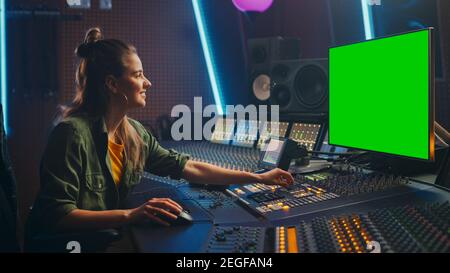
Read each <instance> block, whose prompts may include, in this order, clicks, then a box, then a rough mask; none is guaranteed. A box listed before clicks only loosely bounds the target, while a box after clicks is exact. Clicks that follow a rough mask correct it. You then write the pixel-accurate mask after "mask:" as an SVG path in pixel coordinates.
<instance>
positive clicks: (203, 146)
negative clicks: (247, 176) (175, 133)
mask: <svg viewBox="0 0 450 273" xmlns="http://www.w3.org/2000/svg"><path fill="white" fill-rule="evenodd" d="M161 145H163V146H164V147H165V148H173V149H175V150H177V151H178V152H180V153H185V154H189V155H190V156H191V158H192V159H193V160H196V161H201V162H207V163H211V164H215V165H217V166H220V167H224V168H227V169H232V170H242V171H256V170H258V161H259V157H260V152H259V150H257V149H252V148H245V147H238V146H230V145H221V144H216V143H211V142H206V141H202V142H175V141H172V142H163V143H161Z"/></svg>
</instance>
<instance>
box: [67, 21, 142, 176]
mask: <svg viewBox="0 0 450 273" xmlns="http://www.w3.org/2000/svg"><path fill="white" fill-rule="evenodd" d="M75 54H76V55H77V56H78V57H79V58H80V62H79V64H78V68H77V71H76V94H75V98H74V99H73V101H72V103H71V105H70V106H67V107H64V108H63V110H62V117H63V118H66V117H69V116H73V115H76V114H81V113H84V114H87V115H89V116H93V117H100V116H103V115H104V114H105V113H106V111H107V107H108V104H109V101H110V92H108V87H107V86H106V81H105V80H106V77H107V76H109V75H112V76H114V77H120V76H122V74H123V73H124V71H125V64H124V58H125V57H126V56H128V55H130V54H136V48H135V47H134V46H132V45H128V44H125V43H124V42H122V41H120V40H116V39H103V37H102V33H101V30H100V29H99V28H98V27H95V28H91V29H89V30H88V31H87V32H86V36H85V38H84V42H83V43H82V44H80V45H79V46H78V47H77V49H76V50H75ZM116 137H118V138H119V139H120V141H122V143H124V145H125V154H126V156H127V158H128V159H129V160H131V162H132V166H133V168H134V169H139V170H142V168H143V165H144V159H143V154H142V149H143V146H144V144H143V141H142V139H141V137H140V136H139V134H138V133H137V132H136V130H135V128H134V127H133V126H132V125H131V124H130V123H129V122H128V118H127V116H125V117H124V118H123V120H122V122H121V123H120V125H119V127H118V128H117V131H116Z"/></svg>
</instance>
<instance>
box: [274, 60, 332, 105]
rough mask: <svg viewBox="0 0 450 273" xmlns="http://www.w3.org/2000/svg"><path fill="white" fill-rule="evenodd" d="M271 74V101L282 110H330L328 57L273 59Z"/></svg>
mask: <svg viewBox="0 0 450 273" xmlns="http://www.w3.org/2000/svg"><path fill="white" fill-rule="evenodd" d="M270 75H271V84H270V100H269V101H270V103H271V104H278V105H279V106H280V112H281V113H306V114H321V113H327V112H328V59H300V60H293V61H279V62H274V63H272V65H271V70H270Z"/></svg>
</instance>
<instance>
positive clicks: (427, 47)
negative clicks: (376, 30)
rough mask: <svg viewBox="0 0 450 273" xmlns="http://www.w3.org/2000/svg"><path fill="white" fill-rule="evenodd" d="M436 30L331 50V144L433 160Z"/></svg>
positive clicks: (425, 30) (420, 31)
mask: <svg viewBox="0 0 450 273" xmlns="http://www.w3.org/2000/svg"><path fill="white" fill-rule="evenodd" d="M432 31H433V29H431V28H430V29H424V30H419V31H414V32H409V33H404V34H400V35H395V36H391V37H386V38H379V39H374V40H369V41H364V42H360V43H355V44H350V45H344V46H338V47H333V48H330V50H329V62H330V63H329V69H330V71H329V75H330V80H329V92H330V94H329V100H330V101H329V126H330V127H329V130H330V131H329V143H330V144H333V145H338V146H345V147H351V148H358V149H363V150H370V151H376V152H381V153H388V154H394V155H399V156H406V157H412V158H418V159H423V160H434V131H433V130H434V126H433V124H434V109H433V105H434V103H433V98H434V87H433V86H434V69H433V67H434V60H433V59H432V57H433V56H434V54H432V50H433V45H432V43H433V39H432V36H431V35H432V33H431V32H432Z"/></svg>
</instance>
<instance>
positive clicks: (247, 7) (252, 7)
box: [233, 0, 273, 12]
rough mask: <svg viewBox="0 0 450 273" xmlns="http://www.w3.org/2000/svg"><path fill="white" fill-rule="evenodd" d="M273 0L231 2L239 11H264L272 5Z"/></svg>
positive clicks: (239, 0) (238, 0) (236, 0)
mask: <svg viewBox="0 0 450 273" xmlns="http://www.w3.org/2000/svg"><path fill="white" fill-rule="evenodd" d="M272 3H273V0H233V4H234V5H235V6H236V8H238V9H239V10H240V11H244V12H245V11H258V12H264V11H266V10H267V9H268V8H270V6H271V5H272Z"/></svg>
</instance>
